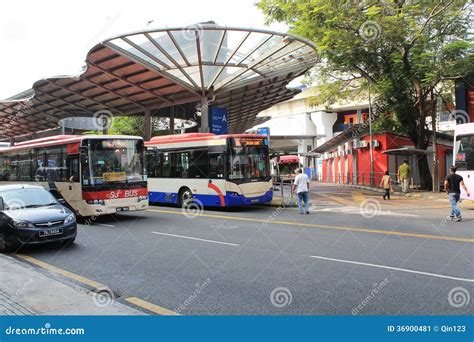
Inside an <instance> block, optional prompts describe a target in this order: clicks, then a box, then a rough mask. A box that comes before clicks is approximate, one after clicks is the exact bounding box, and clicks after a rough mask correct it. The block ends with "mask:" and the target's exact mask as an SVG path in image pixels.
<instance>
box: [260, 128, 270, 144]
mask: <svg viewBox="0 0 474 342" xmlns="http://www.w3.org/2000/svg"><path fill="white" fill-rule="evenodd" d="M257 134H262V135H266V136H267V139H265V145H269V142H270V127H260V128H257Z"/></svg>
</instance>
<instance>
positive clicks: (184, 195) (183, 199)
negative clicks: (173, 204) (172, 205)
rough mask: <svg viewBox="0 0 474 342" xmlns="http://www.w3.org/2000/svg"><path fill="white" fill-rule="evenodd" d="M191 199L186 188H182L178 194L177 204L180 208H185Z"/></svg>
mask: <svg viewBox="0 0 474 342" xmlns="http://www.w3.org/2000/svg"><path fill="white" fill-rule="evenodd" d="M192 199H193V193H192V192H191V190H189V189H188V188H184V189H182V190H181V191H180V192H179V203H178V205H179V206H180V207H186V206H187V205H189V203H190V202H191V200H192Z"/></svg>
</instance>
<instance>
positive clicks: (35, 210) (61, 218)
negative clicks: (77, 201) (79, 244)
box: [0, 184, 77, 252]
mask: <svg viewBox="0 0 474 342" xmlns="http://www.w3.org/2000/svg"><path fill="white" fill-rule="evenodd" d="M76 235H77V223H76V217H75V215H74V213H73V212H72V211H71V210H69V209H68V208H67V207H65V206H63V205H62V204H61V203H59V202H58V200H57V199H56V198H55V197H54V196H53V195H52V194H51V193H50V192H49V191H47V190H46V189H45V188H43V187H42V186H36V185H27V184H10V185H0V252H5V251H11V250H14V249H16V248H18V247H21V246H23V245H36V244H42V243H48V242H54V241H63V242H65V243H72V242H74V240H75V238H76Z"/></svg>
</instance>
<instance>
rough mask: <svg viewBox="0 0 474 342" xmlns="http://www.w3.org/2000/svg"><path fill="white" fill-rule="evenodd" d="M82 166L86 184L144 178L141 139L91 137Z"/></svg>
mask: <svg viewBox="0 0 474 342" xmlns="http://www.w3.org/2000/svg"><path fill="white" fill-rule="evenodd" d="M88 147H89V148H88V155H87V157H86V158H85V160H84V162H83V163H84V164H83V166H82V170H83V172H82V173H83V181H82V182H83V185H101V184H106V183H133V182H141V181H145V180H146V179H145V176H144V168H143V151H144V145H143V141H142V140H126V139H91V140H88Z"/></svg>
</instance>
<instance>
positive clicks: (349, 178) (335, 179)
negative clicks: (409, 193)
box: [320, 171, 421, 189]
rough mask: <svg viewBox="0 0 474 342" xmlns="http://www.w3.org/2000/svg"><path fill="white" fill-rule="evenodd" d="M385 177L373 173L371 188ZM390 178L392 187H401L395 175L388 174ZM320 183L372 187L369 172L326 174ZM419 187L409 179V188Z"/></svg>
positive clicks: (378, 173)
mask: <svg viewBox="0 0 474 342" xmlns="http://www.w3.org/2000/svg"><path fill="white" fill-rule="evenodd" d="M384 175H385V173H384V172H374V174H373V186H375V187H379V185H380V182H381V180H382V177H383V176H384ZM390 176H391V177H392V185H394V186H401V185H400V183H399V182H398V180H397V174H396V173H390ZM320 181H321V182H322V183H328V184H347V185H365V186H371V185H372V174H371V172H370V171H360V172H347V173H338V172H336V173H326V174H324V175H323V176H322V177H321V179H320ZM420 186H421V184H420V182H419V181H416V180H415V178H414V177H411V178H410V188H411V189H419V188H420Z"/></svg>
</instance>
